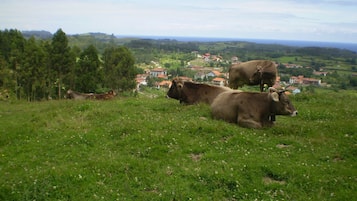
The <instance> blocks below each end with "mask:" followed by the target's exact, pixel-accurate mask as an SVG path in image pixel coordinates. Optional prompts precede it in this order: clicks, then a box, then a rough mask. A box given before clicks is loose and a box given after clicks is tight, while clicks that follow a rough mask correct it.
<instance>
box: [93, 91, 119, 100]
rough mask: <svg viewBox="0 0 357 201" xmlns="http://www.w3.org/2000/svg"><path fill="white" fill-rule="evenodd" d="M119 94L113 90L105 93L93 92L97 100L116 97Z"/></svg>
mask: <svg viewBox="0 0 357 201" xmlns="http://www.w3.org/2000/svg"><path fill="white" fill-rule="evenodd" d="M116 95H117V94H116V93H115V92H114V91H113V90H109V91H108V92H107V93H104V94H93V99H96V100H109V99H112V98H114V96H116Z"/></svg>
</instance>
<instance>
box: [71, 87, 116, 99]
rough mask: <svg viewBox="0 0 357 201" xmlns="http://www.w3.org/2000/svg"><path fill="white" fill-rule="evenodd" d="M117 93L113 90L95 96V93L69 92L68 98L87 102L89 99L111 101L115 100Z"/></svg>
mask: <svg viewBox="0 0 357 201" xmlns="http://www.w3.org/2000/svg"><path fill="white" fill-rule="evenodd" d="M114 96H116V93H115V92H114V91H113V90H110V91H108V92H107V93H103V94H94V93H79V92H76V91H73V90H71V89H70V90H68V91H67V98H69V99H74V100H87V99H95V100H109V99H112V98H114Z"/></svg>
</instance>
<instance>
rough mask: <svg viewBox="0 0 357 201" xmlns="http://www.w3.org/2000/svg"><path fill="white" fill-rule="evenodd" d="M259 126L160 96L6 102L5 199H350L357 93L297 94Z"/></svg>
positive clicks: (0, 118)
mask: <svg viewBox="0 0 357 201" xmlns="http://www.w3.org/2000/svg"><path fill="white" fill-rule="evenodd" d="M291 99H292V101H293V104H294V105H295V107H296V108H297V109H298V111H299V115H298V116H296V117H285V116H277V121H276V125H275V126H274V127H273V128H267V129H261V130H255V129H246V128H241V127H238V126H237V125H234V124H229V123H226V122H223V121H218V120H213V119H212V118H211V115H210V110H209V107H208V106H207V105H203V104H201V105H192V106H183V105H180V104H179V103H178V101H176V100H173V99H166V98H165V93H164V92H162V91H159V90H148V91H145V92H143V93H140V94H138V96H136V97H118V98H116V99H115V100H111V101H103V102H100V101H71V100H61V101H45V102H34V103H28V102H16V101H8V102H0V200H304V201H305V200H339V201H340V200H351V199H352V198H354V197H356V196H357V160H356V158H357V139H356V133H357V124H356V122H357V107H356V99H357V93H356V91H342V90H341V91H338V92H336V91H332V90H320V89H316V90H314V92H313V93H307V92H306V93H302V94H297V95H296V96H291Z"/></svg>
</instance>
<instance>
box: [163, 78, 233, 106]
mask: <svg viewBox="0 0 357 201" xmlns="http://www.w3.org/2000/svg"><path fill="white" fill-rule="evenodd" d="M231 90H232V89H230V88H228V87H220V86H215V85H209V84H202V83H195V82H190V81H183V80H181V79H178V78H174V79H173V80H172V84H171V87H170V89H169V91H168V92H167V96H168V97H170V98H173V99H176V100H179V101H180V103H186V104H195V103H200V102H201V103H207V104H211V103H212V101H213V100H214V99H215V98H216V96H217V95H218V94H220V93H222V92H225V91H231Z"/></svg>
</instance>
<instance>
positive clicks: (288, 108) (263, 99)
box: [211, 87, 297, 128]
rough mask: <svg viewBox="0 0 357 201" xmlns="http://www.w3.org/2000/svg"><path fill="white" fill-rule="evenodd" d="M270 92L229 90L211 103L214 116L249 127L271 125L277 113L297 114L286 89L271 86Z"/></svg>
mask: <svg viewBox="0 0 357 201" xmlns="http://www.w3.org/2000/svg"><path fill="white" fill-rule="evenodd" d="M268 91H269V92H262V93H258V92H237V91H227V92H223V93H221V94H219V95H218V96H217V98H216V99H215V100H214V101H213V103H212V104H211V111H212V116H213V117H214V118H216V119H222V120H225V121H227V122H230V123H237V124H238V125H239V126H242V127H248V128H262V127H271V126H273V125H274V121H275V115H290V116H295V115H297V111H296V109H295V107H294V106H293V104H292V103H291V102H290V100H289V97H288V96H287V95H286V94H285V93H284V91H277V90H276V89H274V88H272V87H270V88H269V90H268Z"/></svg>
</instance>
